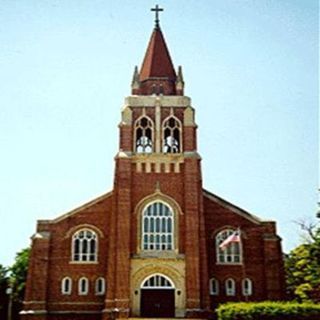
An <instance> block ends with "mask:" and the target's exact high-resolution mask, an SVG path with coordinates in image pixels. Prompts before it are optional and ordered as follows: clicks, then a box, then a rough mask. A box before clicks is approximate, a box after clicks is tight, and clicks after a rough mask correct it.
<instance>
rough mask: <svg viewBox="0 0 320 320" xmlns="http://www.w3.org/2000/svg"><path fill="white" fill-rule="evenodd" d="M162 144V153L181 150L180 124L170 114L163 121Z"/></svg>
mask: <svg viewBox="0 0 320 320" xmlns="http://www.w3.org/2000/svg"><path fill="white" fill-rule="evenodd" d="M162 130H163V146H162V151H163V152H164V153H179V152H181V151H182V150H181V124H180V121H178V119H176V118H175V117H173V116H171V117H169V118H168V119H166V120H165V121H164V123H163V128H162Z"/></svg>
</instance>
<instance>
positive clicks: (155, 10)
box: [151, 5, 163, 28]
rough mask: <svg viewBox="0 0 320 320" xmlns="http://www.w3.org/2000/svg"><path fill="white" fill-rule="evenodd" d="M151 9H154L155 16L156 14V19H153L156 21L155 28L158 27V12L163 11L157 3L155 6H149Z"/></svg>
mask: <svg viewBox="0 0 320 320" xmlns="http://www.w3.org/2000/svg"><path fill="white" fill-rule="evenodd" d="M151 11H154V12H155V16H156V19H155V23H156V28H159V22H160V20H159V12H161V11H163V8H160V7H159V5H156V7H155V8H151Z"/></svg>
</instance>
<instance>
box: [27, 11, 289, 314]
mask: <svg viewBox="0 0 320 320" xmlns="http://www.w3.org/2000/svg"><path fill="white" fill-rule="evenodd" d="M160 10H161V9H159V7H158V6H156V8H155V9H153V11H155V13H156V20H155V27H154V29H153V32H152V35H151V38H150V41H149V44H148V47H147V50H146V53H145V57H144V60H143V63H142V66H141V68H140V69H138V68H137V67H136V68H135V71H134V75H133V80H132V86H131V89H132V91H131V95H130V96H128V97H127V98H125V101H124V105H123V108H122V110H121V122H120V124H119V131H120V132H119V151H118V153H117V154H116V156H115V173H114V185H113V190H111V191H110V192H108V193H106V194H104V195H103V196H101V197H99V198H96V199H94V200H93V201H91V202H89V203H86V204H84V205H82V206H80V207H78V208H76V209H74V210H72V211H71V212H68V213H66V214H64V215H61V216H59V217H57V218H56V219H53V220H39V221H38V223H37V230H36V233H35V234H34V235H33V237H32V251H31V258H30V263H29V269H28V279H27V285H26V294H25V301H24V308H23V310H22V311H21V318H22V319H24V320H31V319H37V320H71V319H72V320H107V319H115V318H202V319H205V318H208V317H209V314H210V312H211V311H212V310H213V309H214V308H215V307H216V306H217V304H219V303H222V302H227V301H253V300H255V301H258V300H278V299H281V298H282V297H283V288H284V286H283V262H282V251H281V239H280V238H279V236H278V235H277V234H276V226H275V222H273V221H263V220H261V219H259V218H258V217H256V216H254V215H252V214H250V213H249V212H247V211H245V210H243V209H241V208H239V207H237V206H236V205H234V204H232V203H230V202H228V201H226V200H224V199H222V198H220V197H219V196H217V195H215V194H214V193H212V192H210V191H208V190H205V189H203V187H202V174H201V157H200V155H199V153H198V152H197V124H196V122H195V110H194V108H193V107H192V104H191V99H190V98H189V97H188V96H185V95H184V79H183V75H182V69H181V67H178V68H177V70H176V69H175V68H174V66H173V63H172V60H171V57H170V54H169V51H168V48H167V45H166V42H165V39H164V36H163V33H162V31H161V28H160V26H159V18H158V13H159V11H160ZM186 45H187V44H186ZM231 235H233V236H234V237H235V238H237V240H235V241H230V242H229V243H228V244H227V245H225V246H224V245H223V246H222V245H221V244H222V243H223V242H226V241H225V240H226V239H230V236H231ZM231 238H232V237H231Z"/></svg>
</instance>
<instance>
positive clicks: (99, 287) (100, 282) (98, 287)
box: [95, 277, 106, 295]
mask: <svg viewBox="0 0 320 320" xmlns="http://www.w3.org/2000/svg"><path fill="white" fill-rule="evenodd" d="M95 292H96V295H102V294H104V293H105V292H106V281H105V279H104V278H102V277H100V278H98V279H97V280H96V283H95Z"/></svg>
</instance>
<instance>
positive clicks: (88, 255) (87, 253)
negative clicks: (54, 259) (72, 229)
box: [72, 229, 98, 262]
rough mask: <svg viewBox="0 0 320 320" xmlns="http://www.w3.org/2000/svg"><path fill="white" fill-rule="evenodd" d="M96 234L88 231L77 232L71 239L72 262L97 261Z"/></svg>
mask: <svg viewBox="0 0 320 320" xmlns="http://www.w3.org/2000/svg"><path fill="white" fill-rule="evenodd" d="M97 245H98V237H97V234H96V233H95V232H94V231H92V230H90V229H82V230H79V231H77V232H76V233H75V234H74V235H73V237H72V260H73V261H81V262H95V261H97V249H98V248H97V247H98V246H97Z"/></svg>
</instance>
